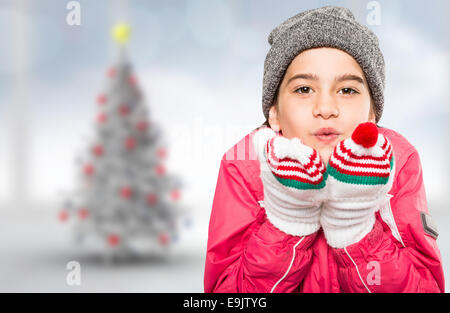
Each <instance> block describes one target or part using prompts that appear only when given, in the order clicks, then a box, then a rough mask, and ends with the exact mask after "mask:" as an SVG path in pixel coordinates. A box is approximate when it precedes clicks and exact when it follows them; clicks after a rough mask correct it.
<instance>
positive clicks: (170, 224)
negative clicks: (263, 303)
mask: <svg viewBox="0 0 450 313" xmlns="http://www.w3.org/2000/svg"><path fill="white" fill-rule="evenodd" d="M129 34H130V29H129V27H128V26H127V25H125V24H120V25H118V26H116V27H115V28H114V30H113V35H114V38H115V40H116V42H117V43H118V45H119V58H118V62H117V63H116V64H115V66H113V67H111V68H110V69H109V70H108V71H107V88H106V90H105V92H104V93H101V94H99V95H98V97H97V100H96V102H97V104H98V107H99V113H98V116H97V119H96V126H95V135H94V136H93V138H94V139H93V140H91V141H90V142H89V143H88V148H87V151H86V153H84V154H83V155H82V156H79V157H78V162H77V163H78V165H79V166H80V170H79V180H80V184H79V185H80V186H79V188H78V189H77V190H76V191H75V193H74V194H72V195H71V196H70V197H68V198H67V199H65V201H64V204H63V208H62V209H61V210H60V212H59V219H60V221H62V222H67V223H71V224H73V227H74V230H75V238H76V240H77V241H78V242H80V243H84V244H86V245H88V246H89V247H90V248H94V250H95V251H100V252H102V253H104V255H106V256H107V257H116V256H118V257H129V256H141V255H145V254H147V253H152V254H154V253H155V252H156V253H161V252H162V253H163V254H165V253H166V252H167V251H168V250H167V248H168V247H169V246H170V245H171V244H172V243H173V242H175V241H176V240H177V239H178V233H179V228H180V223H179V221H180V220H181V219H182V218H183V213H186V211H185V210H183V209H182V207H181V206H180V204H179V200H180V196H181V191H180V188H181V186H182V183H181V181H180V180H179V179H178V178H177V177H175V176H173V175H169V174H168V173H167V171H166V168H165V166H164V159H165V158H166V157H167V148H166V144H165V143H164V140H163V139H162V134H161V130H160V127H159V126H158V125H157V124H156V123H155V122H153V121H150V120H149V119H148V115H149V110H148V108H147V106H146V104H145V102H144V100H143V97H142V95H141V93H140V91H139V88H138V86H137V80H136V77H135V76H134V75H133V72H132V68H131V66H130V64H129V62H128V61H127V58H126V53H125V45H126V43H127V41H128V38H129Z"/></svg>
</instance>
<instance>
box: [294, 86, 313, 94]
mask: <svg viewBox="0 0 450 313" xmlns="http://www.w3.org/2000/svg"><path fill="white" fill-rule="evenodd" d="M299 90H300V93H310V91H311V88H310V87H300V88H298V89H296V90H295V91H299Z"/></svg>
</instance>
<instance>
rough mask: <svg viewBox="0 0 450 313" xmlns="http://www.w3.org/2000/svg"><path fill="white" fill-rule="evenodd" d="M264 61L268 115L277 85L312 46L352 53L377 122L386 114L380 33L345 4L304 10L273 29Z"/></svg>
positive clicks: (263, 97)
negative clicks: (358, 66)
mask: <svg viewBox="0 0 450 313" xmlns="http://www.w3.org/2000/svg"><path fill="white" fill-rule="evenodd" d="M268 41H269V44H270V45H271V47H270V50H269V52H268V53H267V56H266V59H265V61H264V79H263V95H262V107H263V112H264V116H265V117H266V119H268V118H269V109H270V107H271V106H272V104H273V103H274V100H275V94H276V92H277V89H278V86H279V85H280V84H281V81H282V80H283V76H284V74H285V72H286V69H287V68H288V66H289V64H290V63H291V62H292V60H293V59H294V58H295V57H296V56H297V55H298V54H300V53H301V52H302V51H304V50H307V49H310V48H318V47H333V48H338V49H340V50H343V51H345V52H347V53H348V54H350V55H351V56H353V58H354V59H355V60H356V61H357V62H358V64H359V65H360V66H361V69H362V70H363V72H364V74H365V76H366V80H367V83H368V85H369V88H370V93H371V96H372V99H373V102H374V109H375V120H376V123H378V121H379V120H380V118H381V114H382V113H383V103H384V96H383V91H384V84H385V76H384V58H383V54H382V53H381V50H380V47H379V45H378V38H377V36H376V35H375V34H374V33H373V32H372V31H371V30H370V29H369V28H368V27H366V26H364V25H361V24H359V23H358V22H357V21H356V19H355V17H354V15H353V13H352V12H351V11H350V10H349V9H347V8H343V7H336V6H324V7H321V8H317V9H312V10H308V11H304V12H301V13H299V14H297V15H295V16H293V17H291V18H289V19H287V20H286V21H284V22H283V23H281V24H280V25H278V26H277V27H276V28H274V29H273V30H272V31H271V32H270V34H269V38H268Z"/></svg>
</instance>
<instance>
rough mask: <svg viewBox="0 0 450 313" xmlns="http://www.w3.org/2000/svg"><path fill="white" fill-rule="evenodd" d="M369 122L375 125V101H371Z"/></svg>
mask: <svg viewBox="0 0 450 313" xmlns="http://www.w3.org/2000/svg"><path fill="white" fill-rule="evenodd" d="M369 122H372V123H374V124H376V123H375V110H374V109H373V101H372V100H370V112H369Z"/></svg>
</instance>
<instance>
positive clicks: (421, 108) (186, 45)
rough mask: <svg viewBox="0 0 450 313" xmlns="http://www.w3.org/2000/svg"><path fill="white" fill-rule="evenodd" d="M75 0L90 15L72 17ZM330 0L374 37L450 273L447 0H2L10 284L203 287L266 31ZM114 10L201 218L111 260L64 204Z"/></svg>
mask: <svg viewBox="0 0 450 313" xmlns="http://www.w3.org/2000/svg"><path fill="white" fill-rule="evenodd" d="M70 2H72V4H71V6H70V8H72V9H68V7H67V5H68V4H69V3H70ZM73 3H75V5H77V4H78V5H79V9H80V10H79V12H80V16H79V17H80V19H79V25H77V23H75V24H74V25H70V24H71V23H69V22H68V19H67V17H68V14H69V13H70V12H72V11H73ZM373 3H375V5H378V6H379V8H380V11H379V12H380V13H381V14H380V16H379V17H380V18H379V20H376V21H375V23H374V21H373V20H370V19H368V16H369V13H370V12H371V11H372V9H371V8H373ZM324 5H339V6H345V7H348V8H350V9H351V10H352V12H353V13H354V14H355V16H356V17H357V19H358V21H359V22H361V23H363V24H366V25H368V26H369V27H370V28H371V29H372V30H373V31H374V32H375V33H376V34H377V36H378V37H379V40H380V45H381V49H382V51H383V54H384V57H385V60H386V91H385V110H384V113H383V117H382V119H381V121H380V123H379V124H380V125H381V126H384V127H388V128H392V129H394V130H396V131H398V132H399V133H401V134H402V135H404V136H405V137H406V138H407V139H408V140H409V141H410V142H411V143H412V144H413V145H414V146H415V147H416V148H417V149H418V151H419V154H420V157H421V161H422V165H423V176H424V180H425V187H426V192H427V197H428V208H429V211H430V213H431V215H432V216H433V218H434V220H435V221H436V223H437V226H438V229H439V231H440V234H439V238H438V245H439V247H440V249H441V254H442V259H443V264H444V271H445V273H446V277H448V273H449V270H450V239H449V238H450V237H449V236H450V227H449V226H450V214H449V212H448V203H449V192H448V191H449V176H450V175H449V174H450V173H449V171H450V168H449V163H448V162H447V160H448V158H449V156H450V155H449V148H448V142H449V134H450V130H449V116H450V114H449V113H450V109H449V107H450V99H449V93H448V90H449V87H450V79H449V70H448V69H449V41H450V40H449V39H450V33H449V32H450V27H449V26H450V25H449V20H450V18H449V12H450V7H449V2H448V1H446V0H433V1H427V4H426V6H424V5H423V2H422V1H406V0H404V1H357V0H352V1H350V0H348V1H323V0H322V1H317V0H316V1H299V0H289V1H288V0H284V1H281V2H280V1H269V0H245V1H244V0H240V1H237V0H215V1H210V0H192V1H183V0H176V1H175V0H167V1H137V0H135V1H125V0H122V1H113V0H109V1H106V0H96V1H88V0H79V1H61V0H41V1H25V0H14V1H13V0H2V1H1V2H0V38H1V40H2V48H1V49H0V291H7V292H9V291H25V292H31V291H32V292H47V291H61V292H88V291H89V292H109V291H114V292H133V291H138V292H203V271H204V268H203V267H204V261H205V253H206V242H207V232H208V222H209V214H210V211H211V205H212V200H213V196H214V190H215V184H216V181H217V175H218V170H219V165H220V159H221V157H222V156H223V154H224V153H225V152H226V151H227V150H228V149H229V148H230V147H232V146H233V145H234V144H235V143H236V142H237V141H238V140H240V139H241V138H242V137H244V136H245V135H246V134H247V133H249V132H250V131H251V130H253V129H254V128H255V127H257V126H258V125H260V124H261V123H262V122H264V116H263V113H262V109H261V93H262V77H263V64H264V58H265V55H266V53H267V51H268V49H269V44H268V42H267V36H268V34H269V32H270V31H271V30H272V29H273V28H274V27H275V26H277V25H278V24H279V23H281V22H283V21H284V20H286V19H287V18H289V17H291V16H293V15H295V14H297V13H299V12H300V11H303V10H307V9H311V8H314V7H319V6H324ZM118 22H126V23H128V24H129V25H130V26H131V29H132V35H131V39H130V41H129V43H128V45H127V50H128V57H129V60H130V62H131V64H132V66H133V70H134V73H135V75H136V77H137V79H138V82H139V86H140V88H141V91H142V93H143V95H144V96H145V98H146V103H147V106H148V107H149V110H150V117H151V119H152V120H154V121H156V122H158V123H159V124H160V125H161V127H162V134H163V135H164V137H165V138H166V142H167V150H168V158H167V163H166V166H167V169H168V170H170V171H171V172H173V173H175V174H176V175H178V176H179V177H181V179H182V180H183V181H184V182H185V186H184V187H183V189H182V193H181V194H182V196H181V198H180V201H181V202H182V203H183V205H184V206H185V207H187V208H188V210H189V212H190V214H191V216H192V220H191V223H189V225H185V226H186V227H183V230H182V232H181V233H180V236H179V238H178V240H177V242H175V243H173V244H172V245H171V255H170V258H168V259H164V260H145V261H139V262H131V263H130V262H128V263H120V264H119V265H111V264H105V263H103V262H101V261H96V260H94V259H92V258H90V257H89V256H87V255H83V254H80V253H79V250H78V248H77V246H75V245H74V244H73V242H72V241H71V239H70V238H71V237H70V229H69V228H68V227H67V226H66V225H63V223H61V222H60V221H59V220H58V218H57V213H58V210H59V209H60V206H61V199H62V195H64V194H65V193H66V192H70V191H71V190H73V189H74V188H75V187H76V184H77V180H76V176H77V170H78V168H77V166H76V164H75V157H76V155H77V154H78V153H79V152H80V151H82V150H83V149H85V148H86V145H87V143H86V138H87V137H88V136H89V135H88V134H89V133H90V132H92V129H93V125H94V120H95V116H96V112H97V107H96V106H97V104H96V97H97V95H98V93H99V91H101V90H102V88H104V84H105V80H106V78H105V73H106V70H107V69H108V68H109V67H110V66H111V65H112V64H113V63H114V62H115V61H116V59H117V47H116V45H115V42H114V41H113V40H112V39H111V29H112V27H113V26H114V25H115V24H116V23H118ZM72 24H73V23H72ZM445 142H447V144H445ZM71 261H76V262H78V263H79V264H80V266H81V283H80V284H79V285H71V284H69V283H68V282H67V275H68V273H69V272H70V266H68V264H69V262H71ZM447 290H449V289H448V287H447Z"/></svg>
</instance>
